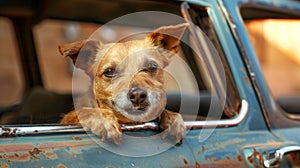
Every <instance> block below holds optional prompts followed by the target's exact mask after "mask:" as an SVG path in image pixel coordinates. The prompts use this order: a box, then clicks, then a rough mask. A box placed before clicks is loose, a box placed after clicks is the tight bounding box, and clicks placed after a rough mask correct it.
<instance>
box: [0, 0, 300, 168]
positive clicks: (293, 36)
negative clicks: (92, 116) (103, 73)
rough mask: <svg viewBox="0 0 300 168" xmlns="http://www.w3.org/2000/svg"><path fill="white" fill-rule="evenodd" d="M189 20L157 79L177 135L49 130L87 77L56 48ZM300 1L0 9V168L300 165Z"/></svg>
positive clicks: (30, 2)
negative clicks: (179, 129) (179, 120)
mask: <svg viewBox="0 0 300 168" xmlns="http://www.w3.org/2000/svg"><path fill="white" fill-rule="evenodd" d="M184 22H187V23H189V26H188V28H187V29H186V30H185V33H184V35H183V37H182V39H181V44H180V52H179V54H178V55H177V56H176V57H175V58H174V59H173V60H172V63H170V65H169V66H168V67H167V69H166V73H165V77H164V78H165V81H166V86H165V90H166V93H167V105H166V108H167V109H169V110H172V111H176V112H179V113H180V114H181V115H182V116H183V119H184V121H185V125H186V127H187V133H186V135H185V136H184V138H183V139H182V141H181V142H175V141H174V140H173V139H172V137H167V138H164V137H163V133H164V131H163V130H160V129H159V126H158V123H157V122H155V121H151V122H147V123H143V124H137V125H122V126H121V127H122V130H123V135H122V143H121V144H119V145H116V144H114V143H113V142H110V141H109V140H108V141H104V142H103V141H101V140H100V137H98V136H96V135H94V134H93V133H91V132H89V131H88V130H84V129H83V128H82V127H81V126H80V125H72V124H69V125H63V124H59V121H60V120H61V119H62V117H63V115H64V114H66V113H68V112H69V111H70V110H72V109H74V104H75V109H76V100H77V99H78V97H79V96H82V95H84V93H85V91H86V88H87V87H89V86H90V85H89V84H90V81H89V78H88V77H87V75H85V74H84V73H83V72H81V71H80V70H78V69H76V68H74V67H73V65H72V63H71V62H70V61H69V60H68V59H66V58H63V57H62V56H60V54H59V52H58V49H57V46H58V45H60V44H64V43H69V42H72V41H76V40H82V39H88V38H99V39H101V40H102V41H104V42H115V41H120V40H122V39H130V38H132V35H138V36H143V35H145V32H149V31H151V30H154V29H156V28H158V27H160V26H165V25H176V24H180V23H184ZM299 30H300V1H299V0H190V1H189V0H187V1H172V0H166V1H156V0H140V1H132V0H115V1H108V0H87V1H85V0H72V1H71V0H64V1H59V0H51V1H50V0H39V1H36V0H27V1H22V0H10V1H4V0H2V1H0V44H1V45H0V63H1V67H0V69H1V71H0V167H1V168H2V167H12V168H15V167H59V168H62V167H68V168H72V167H74V168H75V167H76V168H77V167H84V168H85V167H197V168H198V167H199V168H200V167H300V87H299V86H300V55H299V53H300V50H299V39H300V34H299Z"/></svg>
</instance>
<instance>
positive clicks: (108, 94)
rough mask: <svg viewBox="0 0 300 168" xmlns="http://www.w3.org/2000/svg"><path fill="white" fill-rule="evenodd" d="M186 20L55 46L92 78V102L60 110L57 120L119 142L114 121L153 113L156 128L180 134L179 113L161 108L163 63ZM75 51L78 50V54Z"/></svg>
mask: <svg viewBox="0 0 300 168" xmlns="http://www.w3.org/2000/svg"><path fill="white" fill-rule="evenodd" d="M186 27H187V24H179V25H175V26H165V27H160V28H158V29H156V30H154V31H153V32H151V33H149V34H148V35H146V37H145V38H144V39H143V40H132V41H124V42H118V43H109V44H102V43H101V42H100V41H96V40H83V41H78V42H74V43H71V44H66V45H61V46H59V51H60V53H61V54H62V55H63V56H64V57H70V58H71V59H72V60H73V63H74V64H75V63H76V64H75V66H76V67H78V68H81V69H83V70H84V71H85V73H87V74H88V75H89V76H90V77H91V79H92V82H93V84H92V85H93V87H92V89H91V90H90V92H91V93H92V94H93V96H94V98H95V100H96V102H97V107H95V108H91V107H87V108H81V109H76V111H75V110H74V111H71V112H69V113H68V114H66V115H65V116H64V117H63V119H62V121H61V123H63V124H67V123H81V125H82V126H83V127H84V128H86V129H89V130H91V131H92V132H93V133H94V134H96V135H99V136H101V139H102V140H106V139H107V138H111V139H112V140H113V141H114V143H116V144H119V143H121V137H122V130H121V127H120V124H135V123H143V122H148V121H151V120H154V119H157V120H158V122H159V126H160V128H161V129H163V130H165V131H167V134H169V135H170V136H175V137H176V139H177V140H181V138H182V137H183V136H184V135H185V130H186V128H185V126H184V121H183V119H182V116H181V115H180V114H179V113H176V112H171V111H168V110H165V105H166V95H165V91H164V89H163V84H164V81H163V68H165V67H166V66H167V65H168V64H169V61H170V58H171V57H172V56H173V55H175V54H176V53H178V51H179V43H180V40H179V39H180V38H181V36H182V35H183V33H184V31H185V29H186ZM79 53H80V54H79Z"/></svg>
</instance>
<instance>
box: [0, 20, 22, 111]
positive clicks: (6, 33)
mask: <svg viewBox="0 0 300 168" xmlns="http://www.w3.org/2000/svg"><path fill="white" fill-rule="evenodd" d="M18 54H19V53H18V48H17V44H16V38H15V34H14V27H13V24H12V22H11V21H10V20H9V19H7V18H5V17H0V64H1V65H0V93H1V94H0V108H5V107H8V106H11V105H14V104H17V103H18V102H19V101H21V97H22V94H23V87H24V83H23V79H22V75H23V74H22V69H21V65H20V60H19V57H18V56H19V55H18Z"/></svg>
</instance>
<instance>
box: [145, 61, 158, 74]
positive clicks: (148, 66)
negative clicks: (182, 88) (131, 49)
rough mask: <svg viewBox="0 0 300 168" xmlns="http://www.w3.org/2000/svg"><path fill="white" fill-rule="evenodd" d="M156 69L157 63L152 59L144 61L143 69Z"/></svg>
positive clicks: (150, 70)
mask: <svg viewBox="0 0 300 168" xmlns="http://www.w3.org/2000/svg"><path fill="white" fill-rule="evenodd" d="M157 69H158V64H157V63H156V62H154V61H150V62H147V63H146V66H145V69H144V70H146V71H149V72H156V71H157Z"/></svg>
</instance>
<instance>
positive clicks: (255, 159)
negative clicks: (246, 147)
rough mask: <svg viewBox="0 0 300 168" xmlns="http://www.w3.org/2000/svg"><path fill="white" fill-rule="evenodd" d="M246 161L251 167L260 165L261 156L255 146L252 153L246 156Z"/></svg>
mask: <svg viewBox="0 0 300 168" xmlns="http://www.w3.org/2000/svg"><path fill="white" fill-rule="evenodd" d="M247 159H248V161H249V163H250V164H251V165H252V166H253V167H255V168H256V167H262V166H263V162H262V157H261V155H260V153H259V152H257V150H256V149H255V148H253V153H252V154H251V155H250V156H248V158H247Z"/></svg>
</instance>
